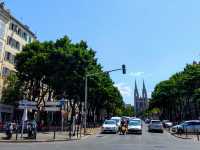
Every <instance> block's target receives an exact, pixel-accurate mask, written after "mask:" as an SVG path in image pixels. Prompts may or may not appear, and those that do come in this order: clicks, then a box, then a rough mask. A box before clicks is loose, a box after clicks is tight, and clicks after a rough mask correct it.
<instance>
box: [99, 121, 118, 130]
mask: <svg viewBox="0 0 200 150" xmlns="http://www.w3.org/2000/svg"><path fill="white" fill-rule="evenodd" d="M101 131H102V133H117V132H118V126H117V123H116V121H115V120H105V121H104V123H103V126H102V130H101Z"/></svg>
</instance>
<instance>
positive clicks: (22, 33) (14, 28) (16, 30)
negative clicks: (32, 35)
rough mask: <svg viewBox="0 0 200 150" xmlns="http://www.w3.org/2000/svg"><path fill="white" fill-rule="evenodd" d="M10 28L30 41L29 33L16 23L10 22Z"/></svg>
mask: <svg viewBox="0 0 200 150" xmlns="http://www.w3.org/2000/svg"><path fill="white" fill-rule="evenodd" d="M9 29H10V30H12V31H14V32H15V33H16V34H18V35H19V36H20V37H21V38H23V39H24V40H25V41H28V35H27V33H26V32H25V31H23V30H22V29H21V28H20V27H19V26H17V25H16V24H14V23H11V24H10V27H9Z"/></svg>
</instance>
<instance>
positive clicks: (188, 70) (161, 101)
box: [150, 63, 200, 121]
mask: <svg viewBox="0 0 200 150" xmlns="http://www.w3.org/2000/svg"><path fill="white" fill-rule="evenodd" d="M152 108H160V110H161V118H164V119H171V120H174V121H181V120H186V119H198V117H199V115H200V114H199V113H200V112H199V109H200V64H197V63H193V64H188V65H186V67H185V68H184V70H183V71H181V72H178V73H176V74H174V75H172V76H171V77H170V78H169V79H168V80H166V81H162V82H160V83H158V84H157V85H156V87H155V89H154V91H153V93H152V100H151V101H150V109H152Z"/></svg>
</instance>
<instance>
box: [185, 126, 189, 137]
mask: <svg viewBox="0 0 200 150" xmlns="http://www.w3.org/2000/svg"><path fill="white" fill-rule="evenodd" d="M185 129H186V138H187V137H188V133H187V127H186V128H185Z"/></svg>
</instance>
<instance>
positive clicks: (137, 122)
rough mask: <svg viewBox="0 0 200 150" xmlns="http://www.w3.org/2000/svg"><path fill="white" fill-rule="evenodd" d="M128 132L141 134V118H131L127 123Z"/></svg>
mask: <svg viewBox="0 0 200 150" xmlns="http://www.w3.org/2000/svg"><path fill="white" fill-rule="evenodd" d="M128 133H129V134H130V133H139V134H142V120H141V119H138V118H137V119H132V120H130V121H129V123H128Z"/></svg>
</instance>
